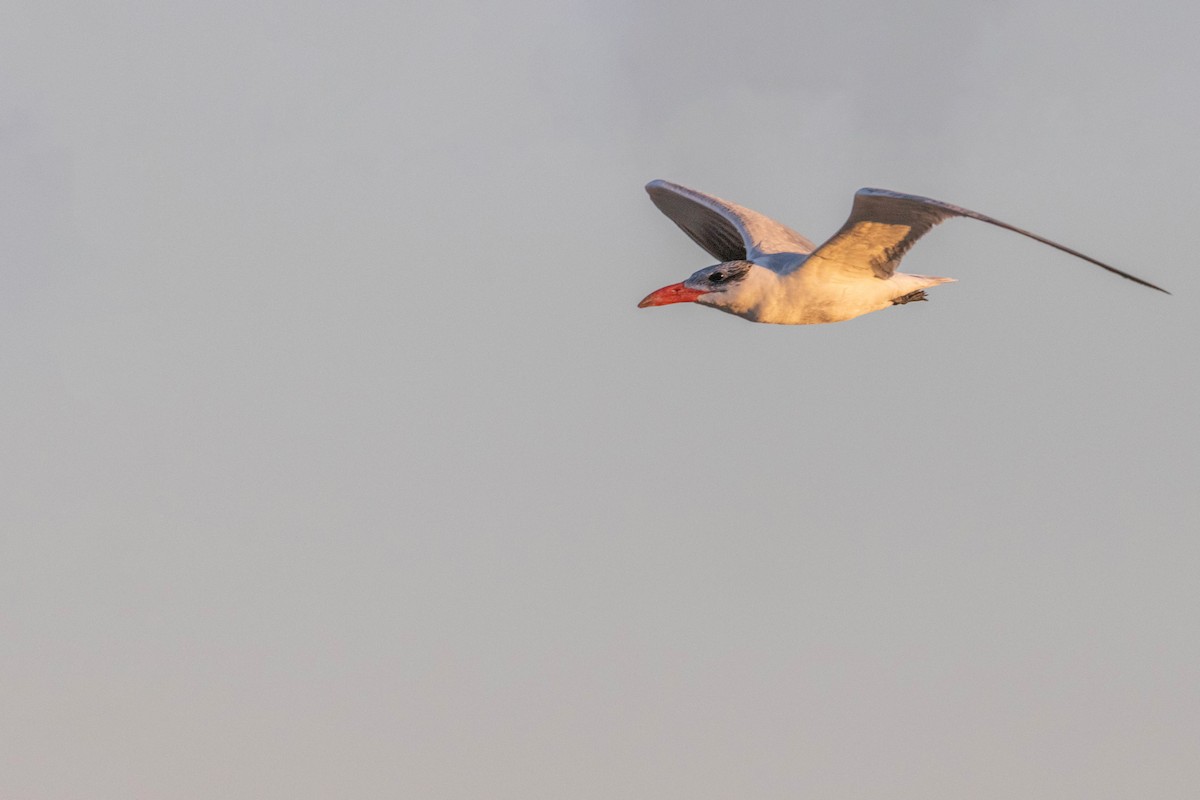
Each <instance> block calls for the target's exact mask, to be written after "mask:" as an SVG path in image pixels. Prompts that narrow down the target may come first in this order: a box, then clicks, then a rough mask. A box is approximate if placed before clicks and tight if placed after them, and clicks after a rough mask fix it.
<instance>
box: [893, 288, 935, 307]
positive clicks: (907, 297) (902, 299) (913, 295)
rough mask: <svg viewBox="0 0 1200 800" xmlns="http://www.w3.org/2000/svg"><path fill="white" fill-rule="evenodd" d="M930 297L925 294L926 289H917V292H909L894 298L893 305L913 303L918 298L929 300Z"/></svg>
mask: <svg viewBox="0 0 1200 800" xmlns="http://www.w3.org/2000/svg"><path fill="white" fill-rule="evenodd" d="M928 299H929V298H928V297H926V296H925V290H924V289H917V290H916V291H915V292H909V293H908V294H902V295H900V296H899V297H897V298H896V299H894V300H892V305H894V306H902V305H904V304H905V303H912V302H915V301H917V300H928Z"/></svg>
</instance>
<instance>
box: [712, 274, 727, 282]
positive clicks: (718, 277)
mask: <svg viewBox="0 0 1200 800" xmlns="http://www.w3.org/2000/svg"><path fill="white" fill-rule="evenodd" d="M708 280H709V282H710V283H724V282H725V273H724V272H714V273H713V274H712V275H709V276H708Z"/></svg>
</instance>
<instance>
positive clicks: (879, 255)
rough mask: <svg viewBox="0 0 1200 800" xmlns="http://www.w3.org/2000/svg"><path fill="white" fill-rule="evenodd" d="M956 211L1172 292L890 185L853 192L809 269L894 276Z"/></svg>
mask: <svg viewBox="0 0 1200 800" xmlns="http://www.w3.org/2000/svg"><path fill="white" fill-rule="evenodd" d="M951 217H968V218H970V219H977V220H979V221H980V222H986V223H988V224H989V225H996V226H998V227H1001V228H1004V229H1005V230H1009V231H1012V232H1013V233H1019V234H1021V235H1022V236H1028V237H1029V238H1030V239H1033V240H1034V241H1038V242H1041V243H1042V244H1048V245H1050V246H1051V247H1053V248H1055V249H1057V250H1062V251H1063V252H1064V253H1070V254H1071V255H1073V256H1076V257H1077V258H1082V259H1083V260H1084V261H1087V262H1090V263H1092V264H1095V265H1096V266H1097V267H1100V268H1101V269H1106V270H1108V271H1109V272H1112V273H1115V274H1117V275H1120V276H1121V277H1122V278H1127V279H1129V280H1131V281H1133V282H1134V283H1140V284H1141V285H1142V286H1149V287H1150V288H1151V289H1157V290H1158V291H1160V292H1166V293H1167V294H1170V292H1167V290H1166V289H1163V288H1162V287H1161V286H1155V285H1154V284H1153V283H1150V282H1149V281H1145V280H1142V279H1141V278H1139V277H1137V276H1135V275H1130V274H1129V273H1128V272H1123V271H1121V270H1119V269H1117V268H1116V267H1112V266H1109V265H1108V264H1105V263H1104V262H1102V261H1097V260H1096V259H1094V258H1092V257H1091V256H1087V255H1084V254H1083V253H1081V252H1079V251H1078V250H1072V249H1071V248H1070V247H1066V246H1064V245H1061V244H1059V243H1058V242H1052V241H1050V240H1049V239H1046V238H1044V237H1042V236H1038V235H1037V234H1036V233H1030V232H1029V231H1027V230H1023V229H1021V228H1018V227H1015V226H1013V225H1009V224H1008V223H1007V222H1001V221H1000V220H998V219H993V218H992V217H989V216H986V215H984V214H980V213H979V212H977V211H971V210H970V209H966V208H961V207H959V206H955V205H951V204H949V203H943V202H942V201H940V200H931V199H930V198H928V197H918V196H917V195H913V194H901V193H900V192H890V191H888V190H887V189H859V190H858V192H857V193H855V195H854V207H853V208H852V209H851V210H850V218H849V219H847V220H846V224H844V225H842V227H841V229H840V230H839V231H838V232H837V233H835V234H834V235H833V237H832V238H830V239H829V241H827V242H825V243H824V244H823V245H821V246H820V247H818V248H817V249H816V250H815V251H814V252H813V253H812V255H810V256H809V257H808V260H807V261H806V262H805V263H804V269H805V271H806V272H808V273H810V274H812V273H821V274H822V275H823V276H824V277H826V278H829V279H833V280H836V279H837V278H838V277H849V276H852V275H853V276H858V277H868V276H872V275H873V276H875V277H877V278H890V277H891V276H892V274H893V273H895V271H896V267H897V266H898V265H899V264H900V260H901V259H902V258H904V254H905V253H907V252H908V251H909V249H910V248H911V247H912V246H913V245H914V244H916V243H917V240H918V239H920V238H921V237H922V236H924V235H925V234H926V233H927V232H928V231H929V230H930V229H931V228H932V227H933V226H934V225H937V224H938V223H939V222H941V221H943V220H946V219H950V218H951Z"/></svg>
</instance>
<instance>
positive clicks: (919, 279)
mask: <svg viewBox="0 0 1200 800" xmlns="http://www.w3.org/2000/svg"><path fill="white" fill-rule="evenodd" d="M953 280H954V278H938V277H932V276H928V275H908V274H906V273H903V272H897V273H895V274H894V275H892V276H891V277H890V278H886V279H883V278H876V277H874V276H870V277H864V278H857V277H849V276H848V277H847V278H846V279H845V280H840V281H829V280H816V279H814V278H813V277H812V276H807V275H805V273H804V269H803V268H800V269H797V270H796V271H794V272H791V273H789V274H786V275H780V274H778V273H776V272H774V271H773V270H770V269H765V268H762V267H758V268H752V269H751V270H750V272H749V273H747V275H746V277H745V278H744V279H743V280H741V281H739V282H738V284H739V285H738V286H737V287H730V291H727V292H720V293H716V292H714V293H713V294H710V295H704V296H702V297H700V298H699V300H698V301H697V302H700V303H703V304H704V305H711V306H713V307H714V308H719V309H721V310H722V311H727V312H729V313H730V314H736V315H737V316H739V317H744V318H745V319H748V320H751V321H752V322H767V323H774V324H776V325H818V324H821V323H825V322H841V321H843V320H847V319H854V318H855V317H861V316H862V315H863V314H869V313H871V312H872V311H878V310H880V309H882V308H887V307H888V306H890V305H892V304H893V301H894V300H895V299H896V298H898V297H902V296H904V295H906V294H908V293H910V292H915V291H917V290H919V289H926V288H928V287H930V286H937V285H938V284H940V283H948V282H951V281H953Z"/></svg>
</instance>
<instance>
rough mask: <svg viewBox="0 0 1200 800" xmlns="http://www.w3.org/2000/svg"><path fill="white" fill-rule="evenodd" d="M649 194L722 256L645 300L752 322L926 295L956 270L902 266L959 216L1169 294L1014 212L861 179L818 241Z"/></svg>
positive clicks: (668, 193) (668, 195) (675, 188)
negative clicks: (1003, 217) (1018, 220)
mask: <svg viewBox="0 0 1200 800" xmlns="http://www.w3.org/2000/svg"><path fill="white" fill-rule="evenodd" d="M646 191H647V192H648V193H649V195H650V199H651V200H652V201H653V202H654V205H656V206H657V207H658V209H659V210H660V211H662V212H663V213H664V214H666V215H667V216H668V217H669V218H670V219H671V221H672V222H674V223H675V224H676V225H678V226H679V227H680V228H681V229H682V230H683V232H684V233H686V234H687V235H688V236H690V237H691V238H692V240H693V241H694V242H695V243H696V244H698V245H700V247H702V248H704V249H705V250H706V251H708V253H709V254H710V255H712V256H713V257H714V258H717V259H718V260H719V261H720V263H719V264H715V265H713V266H710V267H705V268H704V269H701V270H698V271H696V272H695V273H693V274H692V276H691V277H689V278H688V279H687V280H685V281H682V282H680V283H674V284H671V285H670V286H664V287H663V288H661V289H658V290H656V291H654V292H651V293H650V294H649V295H647V296H646V298H645V299H643V300H642V301H641V302H640V303H638V308H646V307H649V306H665V305H670V304H672V303H689V302H692V303H699V304H700V305H705V306H711V307H712V308H716V309H718V310H720V311H725V312H727V313H730V314H735V315H737V316H739V317H742V318H744V319H748V320H750V321H752V322H765V323H774V324H779V325H817V324H822V323H828V322H841V321H843V320H848V319H854V318H855V317H859V316H862V315H863V314H869V313H871V312H872V311H879V310H881V309H884V308H888V307H890V306H896V305H906V304H908V303H912V302H915V301H920V300H927V299H928V297H927V296H926V293H925V290H926V289H928V288H930V287H931V286H937V285H938V284H941V283H949V282H952V281H954V278H940V277H935V276H931V275H909V274H907V273H903V272H898V271H897V270H896V268H897V267H898V266H899V265H900V261H901V259H903V258H904V255H905V254H906V253H907V252H908V251H909V249H910V248H912V246H913V245H914V244H916V242H917V240H918V239H920V238H921V237H922V236H924V235H925V234H926V233H928V232H929V230H930V229H931V228H933V226H935V225H937V224H938V223H940V222H943V221H944V220H947V219H950V218H952V217H966V218H969V219H975V220H979V221H980V222H986V223H989V224H991V225H996V226H999V227H1001V228H1004V229H1005V230H1009V231H1013V232H1014V233H1019V234H1021V235H1023V236H1028V237H1029V238H1031V239H1034V240H1035V241H1038V242H1041V243H1042V244H1047V245H1050V246H1051V247H1054V248H1057V249H1059V250H1062V251H1063V252H1065V253H1070V254H1071V255H1073V256H1076V257H1078V258H1082V259H1083V260H1084V261H1088V262H1090V263H1092V264H1095V265H1096V266H1098V267H1101V268H1102V269H1106V270H1108V271H1109V272H1112V273H1115V274H1117V275H1120V276H1121V277H1122V278H1127V279H1129V280H1131V281H1133V282H1134V283H1140V284H1141V285H1142V286H1147V287H1149V288H1151V289H1157V290H1158V291H1160V292H1163V293H1165V294H1170V292H1168V291H1167V290H1166V289H1163V288H1162V287H1161V286H1156V285H1155V284H1153V283H1150V282H1149V281H1147V280H1143V279H1142V278H1139V277H1137V276H1135V275H1130V274H1129V273H1128V272H1124V271H1122V270H1119V269H1117V268H1116V267H1112V266H1109V265H1108V264H1105V263H1104V262H1102V261H1097V260H1096V259H1094V258H1092V257H1091V256H1087V255H1084V254H1083V253H1081V252H1079V251H1078V250H1072V249H1071V248H1069V247H1066V246H1064V245H1061V244H1059V243H1058V242H1053V241H1051V240H1049V239H1047V238H1045V237H1043V236H1039V235H1038V234H1036V233H1030V232H1029V231H1027V230H1023V229H1021V228H1018V227H1016V226H1013V225H1010V224H1008V223H1007V222H1001V221H1000V220H998V219H994V218H992V217H989V216H986V215H984V214H980V213H979V212H977V211H971V210H970V209H966V208H962V207H960V206H956V205H951V204H950V203H944V202H942V201H941V200H933V199H931V198H928V197H920V196H918V195H915V194H904V193H902V192H894V191H890V190H888V189H869V188H868V189H859V190H858V191H857V192H856V193H855V194H854V205H853V207H852V208H851V210H850V217H849V218H848V219H847V220H846V222H845V224H843V225H842V227H841V228H840V229H839V230H838V231H837V232H836V233H835V234H833V236H832V237H830V239H829V240H828V241H826V242H825V243H824V244H822V245H821V246H820V247H816V246H814V245H813V243H812V242H810V241H809V240H808V239H806V238H804V237H803V236H801V235H800V234H798V233H796V232H795V231H794V230H792V229H791V228H788V227H787V226H786V225H783V224H782V223H779V222H776V221H775V220H773V219H771V218H770V217H767V216H765V215H763V214H760V213H758V212H757V211H752V210H750V209H748V208H744V207H742V206H739V205H737V204H736V203H731V202H729V201H728V200H722V199H721V198H719V197H714V196H713V195H709V194H705V193H703V192H698V191H696V190H695V189H689V188H687V187H686V186H681V185H679V184H677V183H671V182H670V181H665V180H654V181H651V182H650V183H648V184H646Z"/></svg>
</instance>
